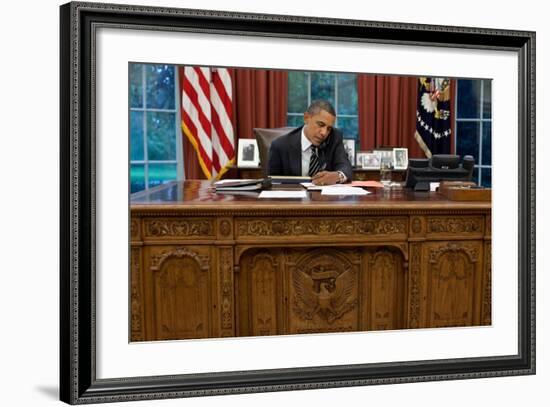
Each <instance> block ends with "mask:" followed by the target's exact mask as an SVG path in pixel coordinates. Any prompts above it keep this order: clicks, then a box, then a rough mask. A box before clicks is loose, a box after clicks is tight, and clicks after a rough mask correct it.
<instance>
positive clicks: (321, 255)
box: [285, 248, 361, 334]
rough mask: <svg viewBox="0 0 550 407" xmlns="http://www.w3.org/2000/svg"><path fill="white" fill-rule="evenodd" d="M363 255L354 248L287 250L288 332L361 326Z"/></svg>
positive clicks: (319, 330)
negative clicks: (360, 297) (361, 261)
mask: <svg viewBox="0 0 550 407" xmlns="http://www.w3.org/2000/svg"><path fill="white" fill-rule="evenodd" d="M360 259H361V254H360V252H359V251H358V250H353V249H336V248H316V249H308V250H301V249H288V250H287V255H286V258H285V262H286V264H285V272H286V275H287V285H286V288H287V292H288V308H287V333H289V334H300V333H312V332H345V331H355V330H359V310H360V304H359V294H358V291H359V282H360Z"/></svg>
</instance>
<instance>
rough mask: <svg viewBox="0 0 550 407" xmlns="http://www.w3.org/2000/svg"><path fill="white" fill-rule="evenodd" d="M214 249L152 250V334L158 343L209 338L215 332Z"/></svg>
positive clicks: (149, 263)
mask: <svg viewBox="0 0 550 407" xmlns="http://www.w3.org/2000/svg"><path fill="white" fill-rule="evenodd" d="M212 266H213V265H212V264H211V255H210V248H209V247H205V246H187V247H182V246H172V247H170V246H168V247H167V246H152V247H149V248H148V271H149V273H150V296H151V300H150V302H149V304H150V309H148V310H147V311H148V312H149V313H150V319H149V320H150V321H151V324H152V326H151V331H152V335H153V337H154V338H155V339H182V338H207V337H210V336H211V334H212V332H211V303H212V300H211V295H210V287H211V281H210V280H211V278H210V273H211V269H212Z"/></svg>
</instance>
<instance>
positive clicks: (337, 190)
mask: <svg viewBox="0 0 550 407" xmlns="http://www.w3.org/2000/svg"><path fill="white" fill-rule="evenodd" d="M367 194H370V192H369V191H366V190H364V189H363V188H357V187H350V186H347V185H341V184H337V185H331V186H328V187H322V189H321V195H367Z"/></svg>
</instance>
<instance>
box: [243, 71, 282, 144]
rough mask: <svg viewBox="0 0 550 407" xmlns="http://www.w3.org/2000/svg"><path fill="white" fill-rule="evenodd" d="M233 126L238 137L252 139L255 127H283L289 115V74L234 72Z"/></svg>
mask: <svg viewBox="0 0 550 407" xmlns="http://www.w3.org/2000/svg"><path fill="white" fill-rule="evenodd" d="M234 74H235V76H234V80H233V84H234V88H233V89H234V93H233V94H234V95H235V98H234V102H233V112H234V123H235V130H236V131H235V134H236V135H237V138H253V137H254V135H253V134H252V129H253V128H254V127H266V128H274V127H284V126H286V123H287V121H286V120H287V118H286V116H287V112H288V72H287V71H270V70H265V69H235V70H234Z"/></svg>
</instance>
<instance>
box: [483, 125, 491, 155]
mask: <svg viewBox="0 0 550 407" xmlns="http://www.w3.org/2000/svg"><path fill="white" fill-rule="evenodd" d="M481 125H482V126H483V127H482V128H483V140H482V145H481V148H482V151H481V164H483V165H491V122H483V123H482V124H481Z"/></svg>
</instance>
